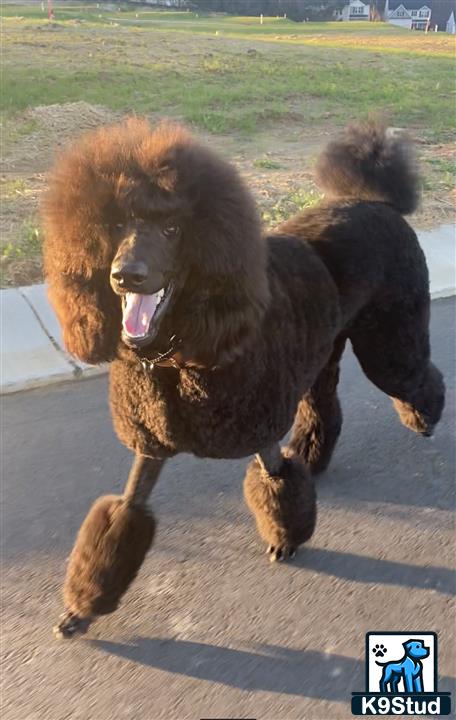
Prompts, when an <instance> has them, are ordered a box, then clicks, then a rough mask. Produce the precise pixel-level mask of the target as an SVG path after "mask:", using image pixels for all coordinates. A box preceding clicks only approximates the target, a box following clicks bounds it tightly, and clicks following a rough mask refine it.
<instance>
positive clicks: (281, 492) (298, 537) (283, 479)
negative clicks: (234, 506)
mask: <svg viewBox="0 0 456 720" xmlns="http://www.w3.org/2000/svg"><path fill="white" fill-rule="evenodd" d="M244 496H245V499H246V502H247V505H248V507H249V509H250V510H251V512H252V513H253V515H254V516H255V520H256V524H257V528H258V532H259V534H260V535H261V537H262V538H263V540H265V542H266V543H267V545H268V553H269V554H270V559H271V561H274V560H286V559H287V558H291V557H293V556H294V554H295V553H296V549H297V547H298V545H300V544H301V543H303V542H305V541H306V540H308V539H309V538H310V537H311V535H312V533H313V531H314V528H315V520H316V498H315V489H314V484H313V480H312V478H311V477H310V474H309V473H308V471H307V470H306V467H305V465H304V463H303V462H302V461H301V460H300V459H299V458H297V457H294V458H287V457H284V456H283V455H282V453H281V451H280V446H279V444H278V443H276V444H274V445H271V446H270V447H268V448H265V449H263V450H261V451H260V452H259V453H257V455H256V456H255V459H254V460H252V462H251V463H250V465H249V466H248V468H247V473H246V476H245V480H244Z"/></svg>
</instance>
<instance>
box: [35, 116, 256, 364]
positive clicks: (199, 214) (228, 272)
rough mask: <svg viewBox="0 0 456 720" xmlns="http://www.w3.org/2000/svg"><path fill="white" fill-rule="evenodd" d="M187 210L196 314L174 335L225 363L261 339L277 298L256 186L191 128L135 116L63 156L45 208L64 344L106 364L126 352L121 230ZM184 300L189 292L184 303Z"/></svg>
mask: <svg viewBox="0 0 456 720" xmlns="http://www.w3.org/2000/svg"><path fill="white" fill-rule="evenodd" d="M172 210H179V212H181V213H184V214H185V217H186V223H185V229H184V236H183V238H182V244H181V249H180V252H179V262H180V263H182V265H183V266H184V267H185V268H186V270H187V271H189V272H188V282H187V286H186V288H185V290H186V292H187V293H188V294H189V296H191V298H192V303H191V314H189V315H188V317H186V316H185V312H184V313H181V315H180V317H179V323H180V326H179V327H175V328H174V330H175V332H178V333H181V334H182V335H183V337H184V338H185V342H186V346H187V348H190V352H191V349H192V348H195V352H196V349H197V351H198V356H199V357H200V358H201V359H203V360H206V361H210V362H217V361H220V360H223V359H225V360H226V359H227V357H228V356H230V357H231V356H232V355H236V354H237V353H239V352H240V351H241V348H242V347H243V345H244V344H245V343H246V342H247V341H248V340H251V339H252V336H253V335H254V334H255V332H256V329H257V328H258V325H259V323H260V321H261V318H262V316H263V313H264V311H265V309H266V307H267V305H268V299H269V290H268V284H267V278H266V250H265V243H264V240H263V239H262V237H261V232H260V221H259V217H258V213H257V210H256V207H255V204H254V202H253V200H252V198H251V195H250V193H249V192H248V190H247V188H246V187H245V186H244V184H243V182H242V181H241V179H240V177H239V176H238V174H237V172H236V170H235V169H234V168H233V167H232V166H231V165H229V164H228V163H226V162H224V161H223V160H222V159H221V158H220V157H218V156H216V155H215V154H214V153H212V152H211V151H210V150H208V149H207V148H204V147H202V146H200V145H199V144H198V143H197V142H196V141H195V140H194V139H193V138H192V137H191V136H190V135H189V133H187V131H186V130H185V129H183V128H182V127H179V126H177V125H174V124H163V125H160V126H159V127H158V128H157V129H156V130H154V131H152V129H151V128H150V126H149V124H148V123H147V122H146V121H144V120H140V119H136V118H131V119H129V120H127V121H126V122H124V123H122V124H120V125H116V126H112V127H107V128H102V129H101V130H97V131H96V132H92V133H89V134H88V135H86V136H85V137H84V138H82V139H81V140H79V141H78V143H77V144H76V145H75V146H74V147H73V148H70V149H69V150H67V151H66V152H64V153H63V154H62V156H61V157H60V158H59V159H58V160H57V162H56V165H55V167H54V169H53V171H52V172H51V174H50V178H49V191H48V193H47V196H46V198H45V200H44V204H43V219H44V226H45V243H44V258H45V271H46V277H47V280H48V281H49V284H50V299H51V301H52V304H53V306H54V308H55V310H56V312H57V315H58V318H59V320H60V323H61V324H62V327H63V335H64V341H65V344H66V346H67V348H68V350H69V351H70V352H72V353H73V354H74V355H76V356H77V357H78V358H80V359H82V360H84V361H87V362H91V363H99V362H103V361H107V360H111V359H112V358H113V357H115V356H116V353H117V349H118V343H119V335H120V327H121V322H120V304H119V301H118V298H117V297H116V296H115V295H114V293H113V292H112V290H111V288H110V285H109V272H110V266H111V262H112V259H113V257H114V255H115V252H116V243H115V240H114V239H113V238H114V237H115V234H114V233H113V228H114V227H115V225H116V223H117V222H119V220H121V219H123V218H124V217H125V216H126V215H127V216H128V215H130V216H139V217H143V218H145V219H147V217H148V215H150V214H151V213H154V212H165V211H172ZM182 305H183V306H184V305H185V298H183V299H182Z"/></svg>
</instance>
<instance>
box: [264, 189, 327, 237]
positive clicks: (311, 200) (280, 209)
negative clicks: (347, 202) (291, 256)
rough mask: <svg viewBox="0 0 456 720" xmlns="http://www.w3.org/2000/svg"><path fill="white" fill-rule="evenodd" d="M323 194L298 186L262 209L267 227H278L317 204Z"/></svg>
mask: <svg viewBox="0 0 456 720" xmlns="http://www.w3.org/2000/svg"><path fill="white" fill-rule="evenodd" d="M322 197H323V196H322V194H321V193H319V192H317V191H316V190H314V189H310V190H306V189H303V188H296V189H294V190H291V191H290V192H288V193H286V194H285V195H282V196H281V197H280V198H279V199H278V200H276V202H274V204H273V205H272V206H270V207H268V208H264V209H263V210H262V213H261V216H262V220H263V222H264V223H265V225H266V226H267V227H272V228H273V227H276V226H277V225H280V223H283V222H285V220H288V218H290V217H291V216H292V215H295V214H296V213H297V212H299V211H300V210H304V208H309V207H313V206H314V205H317V204H318V203H319V202H320V200H321V198H322Z"/></svg>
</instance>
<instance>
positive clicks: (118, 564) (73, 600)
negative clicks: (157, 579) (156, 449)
mask: <svg viewBox="0 0 456 720" xmlns="http://www.w3.org/2000/svg"><path fill="white" fill-rule="evenodd" d="M164 462H165V461H164V460H161V459H154V458H149V457H145V456H144V455H137V456H136V457H135V460H134V463H133V466H132V468H131V470H130V474H129V476H128V480H127V484H126V486H125V492H124V494H123V495H105V496H103V497H100V498H98V500H96V501H95V503H94V504H93V505H92V507H91V509H90V512H89V514H88V515H87V517H86V519H85V520H84V522H83V524H82V526H81V528H80V530H79V533H78V536H77V538H76V543H75V545H74V548H73V551H72V553H71V556H70V560H69V563H68V569H67V574H66V578H65V583H64V587H63V596H64V601H65V612H64V614H63V615H62V617H61V618H60V622H59V623H58V625H56V626H55V628H54V633H55V635H56V636H57V637H65V638H68V637H72V636H73V635H75V634H77V633H83V632H86V630H87V628H88V627H89V625H90V623H91V622H93V620H94V619H95V617H96V616H97V615H107V614H108V613H111V612H113V611H114V610H115V609H116V608H117V606H118V604H119V601H120V598H121V597H122V595H123V594H124V592H125V591H126V590H127V588H128V586H129V585H130V583H131V582H132V581H133V580H134V578H135V577H136V574H137V572H138V570H139V568H140V567H141V564H142V562H143V560H144V557H145V555H146V553H147V551H148V550H149V548H150V546H151V544H152V540H153V538H154V533H155V520H154V517H153V515H152V513H151V511H150V510H149V509H148V508H147V506H146V502H147V498H148V497H149V494H150V493H151V491H152V489H153V487H154V485H155V483H156V482H157V480H158V477H159V475H160V471H161V469H162V467H163V464H164Z"/></svg>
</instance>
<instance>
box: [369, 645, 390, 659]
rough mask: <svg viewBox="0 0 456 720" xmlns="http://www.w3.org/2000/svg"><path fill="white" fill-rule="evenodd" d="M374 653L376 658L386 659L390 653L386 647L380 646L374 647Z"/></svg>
mask: <svg viewBox="0 0 456 720" xmlns="http://www.w3.org/2000/svg"><path fill="white" fill-rule="evenodd" d="M372 652H373V653H374V655H375V657H384V656H385V655H386V653H387V652H388V651H387V649H386V647H385V646H384V645H381V644H380V645H374V647H373V648H372Z"/></svg>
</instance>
